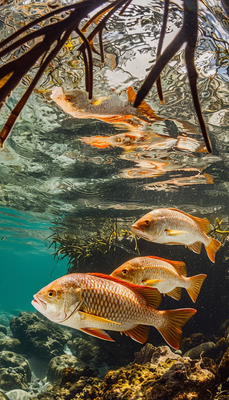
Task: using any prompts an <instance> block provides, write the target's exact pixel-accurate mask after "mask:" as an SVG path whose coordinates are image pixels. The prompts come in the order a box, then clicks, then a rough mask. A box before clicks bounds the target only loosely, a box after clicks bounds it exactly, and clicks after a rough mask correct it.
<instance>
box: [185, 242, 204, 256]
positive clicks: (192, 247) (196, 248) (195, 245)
mask: <svg viewBox="0 0 229 400" xmlns="http://www.w3.org/2000/svg"><path fill="white" fill-rule="evenodd" d="M201 247H202V243H201V242H195V243H193V244H190V245H189V246H188V248H189V249H190V250H192V251H194V253H197V254H200V252H201Z"/></svg>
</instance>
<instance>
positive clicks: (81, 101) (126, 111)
mask: <svg viewBox="0 0 229 400" xmlns="http://www.w3.org/2000/svg"><path fill="white" fill-rule="evenodd" d="M135 98H136V94H135V92H134V90H133V88H132V87H129V88H128V89H127V98H126V99H123V98H122V97H121V96H119V95H118V94H117V93H113V94H112V95H110V96H104V97H102V96H99V97H95V98H94V99H92V100H89V99H88V93H87V92H85V91H83V90H79V89H75V90H74V91H64V90H63V89H62V88H61V87H55V88H54V89H53V91H52V94H51V99H52V100H54V101H55V103H56V104H57V105H58V106H59V107H61V108H62V110H64V111H65V112H66V113H67V114H70V115H71V116H72V117H74V118H80V119H85V118H86V119H87V118H95V119H99V120H100V121H104V122H108V123H123V124H126V125H128V126H136V125H137V126H138V125H139V124H140V123H141V121H143V122H145V121H150V120H162V118H160V117H158V116H157V115H156V114H155V112H154V111H153V110H152V109H151V108H150V106H148V104H147V103H145V102H144V101H143V102H142V104H141V105H140V106H139V107H138V108H135V107H133V105H131V103H133V102H134V100H135Z"/></svg>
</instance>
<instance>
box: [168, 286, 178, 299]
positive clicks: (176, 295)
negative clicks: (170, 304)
mask: <svg viewBox="0 0 229 400" xmlns="http://www.w3.org/2000/svg"><path fill="white" fill-rule="evenodd" d="M166 294H167V295H168V296H170V297H172V298H173V299H175V300H180V298H181V288H180V287H176V288H175V289H173V290H171V292H168V293H166Z"/></svg>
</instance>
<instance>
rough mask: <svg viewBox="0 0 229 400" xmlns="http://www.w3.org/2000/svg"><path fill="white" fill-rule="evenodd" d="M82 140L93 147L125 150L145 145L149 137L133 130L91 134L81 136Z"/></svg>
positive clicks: (144, 133)
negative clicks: (108, 134) (108, 133)
mask: <svg viewBox="0 0 229 400" xmlns="http://www.w3.org/2000/svg"><path fill="white" fill-rule="evenodd" d="M80 140H82V142H84V143H86V144H89V145H91V146H93V147H98V148H100V149H105V148H107V147H109V146H112V147H122V148H123V149H126V150H132V149H135V148H136V147H146V146H147V143H148V142H149V140H151V137H150V136H149V135H148V134H147V133H146V132H141V131H134V130H131V131H130V132H123V133H119V134H117V135H111V136H99V135H96V136H91V137H88V136H87V137H82V138H81V139H80Z"/></svg>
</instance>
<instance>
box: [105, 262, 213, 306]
mask: <svg viewBox="0 0 229 400" xmlns="http://www.w3.org/2000/svg"><path fill="white" fill-rule="evenodd" d="M111 276H114V277H116V278H119V279H122V280H124V281H126V282H131V283H134V284H135V285H145V286H153V287H155V288H157V290H158V291H159V292H160V293H166V294H167V295H168V296H171V297H173V298H174V299H176V300H180V298H181V288H185V289H186V290H187V292H188V294H189V296H190V297H191V299H192V301H193V302H194V303H195V302H196V299H197V297H198V295H199V292H200V289H201V286H202V284H203V281H204V280H205V278H206V276H207V275H205V274H200V275H196V276H192V277H189V278H188V277H186V266H185V263H184V262H183V261H172V260H166V259H164V258H160V257H153V256H147V257H136V258H132V259H131V260H129V261H127V262H125V263H124V264H122V265H121V266H120V267H118V268H117V269H115V270H114V271H113V272H112V273H111Z"/></svg>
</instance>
